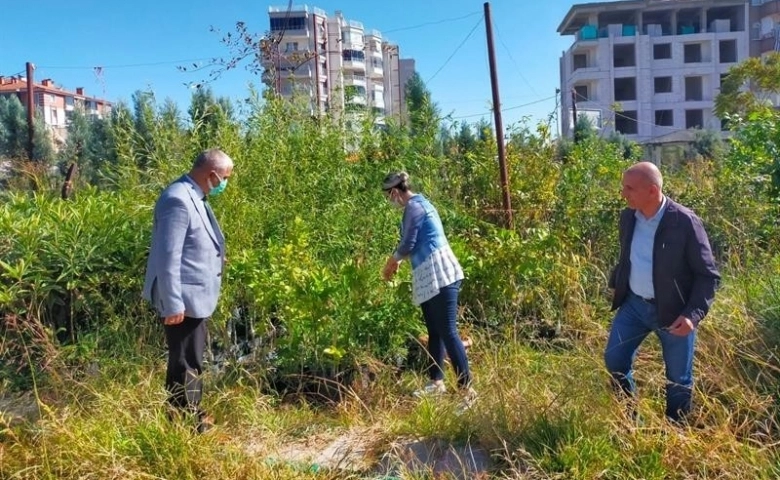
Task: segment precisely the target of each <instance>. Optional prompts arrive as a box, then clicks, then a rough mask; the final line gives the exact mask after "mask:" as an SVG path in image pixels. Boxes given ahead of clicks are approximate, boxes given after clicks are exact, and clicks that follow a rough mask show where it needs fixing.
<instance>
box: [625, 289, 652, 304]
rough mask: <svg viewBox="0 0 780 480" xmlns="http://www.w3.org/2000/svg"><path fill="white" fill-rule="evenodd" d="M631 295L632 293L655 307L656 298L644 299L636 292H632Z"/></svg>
mask: <svg viewBox="0 0 780 480" xmlns="http://www.w3.org/2000/svg"><path fill="white" fill-rule="evenodd" d="M631 293H632V294H633V295H634V296H637V297H639V298H641V299H642V301H643V302H645V303H649V304H650V305H655V298H645V297H643V296H641V295H637V294H636V293H634V291H633V290H631Z"/></svg>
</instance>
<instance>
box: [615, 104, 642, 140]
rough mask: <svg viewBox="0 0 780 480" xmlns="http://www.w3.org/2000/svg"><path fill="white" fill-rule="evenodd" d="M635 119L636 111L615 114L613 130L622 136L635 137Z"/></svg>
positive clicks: (637, 131) (636, 126) (637, 128)
mask: <svg viewBox="0 0 780 480" xmlns="http://www.w3.org/2000/svg"><path fill="white" fill-rule="evenodd" d="M636 118H637V115H636V110H627V111H625V112H615V130H616V131H618V132H620V133H622V134H623V135H636V134H637V133H639V127H638V125H637V121H636Z"/></svg>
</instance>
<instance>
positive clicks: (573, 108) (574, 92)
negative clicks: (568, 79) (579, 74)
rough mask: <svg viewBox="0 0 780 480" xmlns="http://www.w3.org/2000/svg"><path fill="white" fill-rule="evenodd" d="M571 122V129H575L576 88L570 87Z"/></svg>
mask: <svg viewBox="0 0 780 480" xmlns="http://www.w3.org/2000/svg"><path fill="white" fill-rule="evenodd" d="M571 124H572V125H573V126H572V129H573V130H572V131H576V130H577V90H575V89H573V88H572V89H571Z"/></svg>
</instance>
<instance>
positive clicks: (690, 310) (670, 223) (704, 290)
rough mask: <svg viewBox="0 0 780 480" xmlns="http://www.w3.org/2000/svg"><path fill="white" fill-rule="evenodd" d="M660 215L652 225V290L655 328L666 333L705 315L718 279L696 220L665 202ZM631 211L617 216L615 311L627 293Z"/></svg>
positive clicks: (633, 220) (612, 278) (612, 280)
mask: <svg viewBox="0 0 780 480" xmlns="http://www.w3.org/2000/svg"><path fill="white" fill-rule="evenodd" d="M666 201H667V205H666V211H665V212H664V215H663V217H661V221H660V222H659V224H658V230H657V231H656V233H655V240H654V242H653V289H654V290H655V301H656V306H657V310H658V323H659V326H660V327H662V328H663V327H668V326H670V325H671V324H672V323H674V321H675V320H677V317H679V316H680V315H683V316H685V317H687V318H690V319H691V320H692V321H693V323H694V325H698V324H699V322H700V321H701V320H702V319H703V318H704V317H705V316H706V315H707V312H708V311H709V309H710V305H712V302H713V300H714V299H715V289H716V288H717V286H718V284H719V282H720V273H718V269H717V268H716V266H715V260H714V259H713V256H712V249H711V248H710V242H709V239H708V238H707V232H705V231H704V226H703V225H702V222H701V220H700V219H699V217H697V216H696V214H694V213H693V212H692V211H691V210H689V209H687V208H685V207H683V206H682V205H680V204H679V203H676V202H673V201H672V200H671V199H669V198H668V197H667V199H666ZM635 212H636V210H633V209H630V208H626V209H624V210H623V212H621V214H620V225H619V233H620V259H619V260H618V264H617V266H616V267H615V269H614V270H613V271H612V275H611V276H610V280H609V286H610V287H611V288H614V289H615V291H614V296H613V299H612V309H613V310H614V309H616V308H618V307H620V306H621V305H622V304H623V302H624V301H625V299H626V296H627V295H628V293H629V286H628V276H629V272H630V269H631V260H630V259H631V239H632V237H633V235H634V225H635V224H636V218H635V217H634V213H635Z"/></svg>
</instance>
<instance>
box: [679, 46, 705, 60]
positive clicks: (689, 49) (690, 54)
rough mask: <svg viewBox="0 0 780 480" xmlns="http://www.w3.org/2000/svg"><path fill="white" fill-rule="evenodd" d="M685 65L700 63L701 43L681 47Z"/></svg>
mask: <svg viewBox="0 0 780 480" xmlns="http://www.w3.org/2000/svg"><path fill="white" fill-rule="evenodd" d="M683 52H684V62H685V63H701V43H688V44H685V46H684V47H683Z"/></svg>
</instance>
